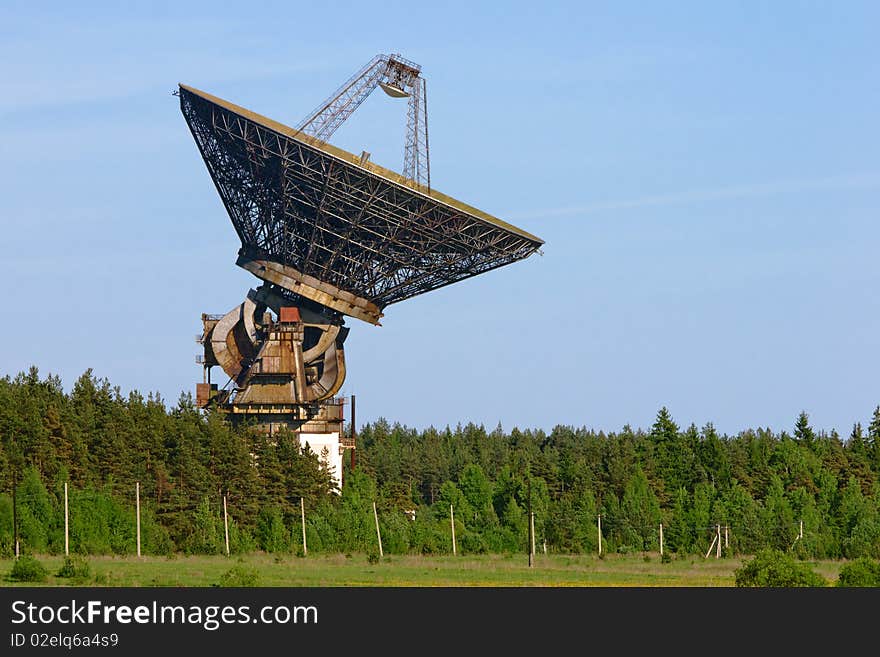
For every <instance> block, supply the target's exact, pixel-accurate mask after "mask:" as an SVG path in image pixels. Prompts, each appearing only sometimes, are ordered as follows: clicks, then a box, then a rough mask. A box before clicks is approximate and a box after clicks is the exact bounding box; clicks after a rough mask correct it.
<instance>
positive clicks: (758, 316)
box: [0, 2, 880, 436]
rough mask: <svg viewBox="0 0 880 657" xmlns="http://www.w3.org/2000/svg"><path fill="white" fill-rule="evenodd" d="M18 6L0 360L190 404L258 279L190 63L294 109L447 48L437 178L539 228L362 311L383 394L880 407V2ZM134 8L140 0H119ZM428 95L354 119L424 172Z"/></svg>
mask: <svg viewBox="0 0 880 657" xmlns="http://www.w3.org/2000/svg"><path fill="white" fill-rule="evenodd" d="M107 4H108V5H109V8H108V7H105V6H103V5H102V4H101V3H89V2H77V3H39V2H5V3H3V5H2V6H0V88H2V93H0V180H2V183H0V185H2V194H0V227H2V233H0V234H2V244H3V246H4V249H3V251H4V257H3V258H2V260H0V281H2V282H0V290H2V297H0V298H2V301H3V312H2V316H3V321H2V322H0V365H2V367H0V374H11V375H14V374H15V373H17V372H18V371H20V370H23V369H26V368H28V367H29V366H30V365H36V366H38V367H39V368H40V370H41V372H43V373H49V372H52V373H56V374H59V375H60V376H61V377H62V378H63V380H64V382H65V385H66V386H67V387H68V388H69V386H70V385H72V383H73V381H74V380H75V379H76V377H78V376H79V375H80V374H81V373H82V372H83V371H84V370H85V369H86V368H89V367H91V368H93V369H94V372H95V374H96V375H98V376H99V377H107V378H109V379H110V380H111V382H112V383H114V384H116V385H119V386H120V387H121V388H122V390H123V392H127V391H129V390H131V389H133V388H136V389H139V390H141V391H142V392H145V393H146V392H149V391H158V392H159V393H161V395H162V396H163V397H164V398H165V399H166V401H168V402H169V403H174V402H176V400H177V398H178V396H179V395H180V393H181V391H183V390H193V389H194V384H195V382H196V381H198V380H200V378H201V369H200V367H199V366H197V365H196V364H195V362H194V359H193V358H194V355H195V354H196V353H197V350H198V346H197V345H196V344H195V343H194V336H195V334H196V333H197V332H198V331H199V330H200V328H201V326H200V321H199V315H200V313H201V312H203V311H204V312H225V311H227V310H228V309H230V308H231V307H233V306H234V305H236V304H238V303H240V301H241V300H242V298H243V296H244V294H245V293H246V292H247V290H248V289H249V288H250V287H253V286H255V285H256V284H257V283H258V281H257V279H255V278H254V277H252V276H251V275H250V274H248V273H247V272H245V271H244V270H241V269H239V268H237V267H236V266H235V264H234V262H235V255H236V251H237V248H238V242H237V238H236V236H235V233H234V231H233V229H232V226H231V224H230V222H229V220H228V217H227V216H226V213H225V211H224V209H223V206H222V204H221V202H220V199H219V197H218V195H217V193H216V191H215V190H214V188H213V184H212V183H211V180H210V178H209V176H208V173H207V171H206V170H205V167H204V165H203V164H202V162H201V159H200V157H199V155H198V151H197V149H196V146H195V144H194V143H193V141H192V138H191V136H190V135H189V132H188V130H187V128H186V124H185V122H184V120H183V118H182V116H181V114H180V111H179V107H178V104H177V101H176V99H175V98H174V97H173V96H171V91H172V90H173V89H174V88H175V87H176V85H177V83H178V82H184V83H187V84H191V85H193V86H195V87H198V88H201V89H204V90H205V91H208V92H210V93H213V94H215V95H218V96H220V97H223V98H226V99H228V100H231V101H232V102H235V103H238V104H240V105H244V106H245V107H248V108H250V109H253V110H255V111H257V112H260V113H263V114H266V115H268V116H270V117H272V118H274V119H276V120H279V121H282V122H284V123H288V124H295V123H297V122H298V121H299V120H300V119H301V118H302V117H303V116H305V115H306V114H307V113H308V112H309V111H310V110H311V109H312V108H313V107H314V106H315V105H317V104H318V103H319V102H320V101H321V100H323V99H324V98H325V97H326V96H327V95H328V94H329V93H330V92H331V91H332V90H333V89H335V88H336V87H337V86H338V85H339V84H341V83H342V82H343V81H344V80H345V79H347V78H348V77H349V76H350V75H351V74H352V73H354V71H356V70H357V69H358V68H359V67H360V66H361V65H363V64H364V63H366V62H367V61H368V60H369V59H370V58H371V57H372V56H373V55H375V54H376V53H379V52H399V53H401V54H402V55H403V56H405V57H407V58H408V59H412V60H414V61H416V62H418V63H419V64H421V65H422V67H423V71H424V74H425V77H426V78H427V80H428V112H429V128H430V144H431V155H432V161H431V174H432V182H433V185H434V186H435V187H436V188H437V189H439V190H441V191H443V192H445V193H447V194H450V195H452V196H455V197H457V198H459V199H461V200H463V201H465V202H467V203H470V204H472V205H475V206H477V207H479V208H481V209H483V210H485V211H487V212H490V213H492V214H494V215H496V216H498V217H500V218H502V219H505V220H508V221H510V222H512V223H515V224H516V225H519V226H521V227H522V228H524V229H526V230H528V231H530V232H532V233H534V234H536V235H539V236H540V237H542V238H543V239H544V240H545V241H546V245H545V248H544V249H543V255H542V256H538V255H535V256H533V257H531V258H529V259H527V260H525V261H523V262H520V263H516V264H514V265H511V266H509V267H504V268H502V269H499V270H496V271H493V272H490V273H488V274H486V275H484V276H480V277H477V278H475V279H472V280H469V281H465V282H461V283H457V284H455V285H452V286H449V287H446V288H443V289H441V290H438V291H435V292H432V293H430V294H426V295H423V296H420V297H416V298H414V299H411V300H409V301H406V302H403V303H400V304H397V305H392V306H389V307H388V308H387V309H386V312H385V318H384V320H383V324H384V325H383V326H382V327H381V328H376V327H373V326H370V325H367V324H364V323H362V322H359V321H358V320H354V319H349V320H348V322H347V323H348V325H349V326H351V327H352V331H351V333H350V336H349V338H348V341H347V342H346V358H347V364H348V372H349V374H348V378H347V380H346V384H345V387H344V388H343V393H344V394H346V395H351V394H355V395H357V400H358V420H359V423H360V422H362V421H369V420H373V419H375V418H377V417H386V418H388V419H390V420H392V421H394V420H397V421H401V422H403V423H406V424H408V425H410V426H413V427H417V428H423V427H427V426H429V425H434V426H439V427H443V426H445V425H447V424H451V425H453V426H454V425H455V424H456V423H458V422H462V423H464V422H469V421H473V422H477V423H483V424H485V425H486V426H487V427H489V428H494V427H495V426H496V425H497V424H498V423H499V422H500V423H501V424H502V426H503V427H504V428H505V429H510V428H512V427H514V426H518V427H520V428H527V427H528V428H542V429H545V430H550V429H552V427H553V426H554V425H556V424H571V425H576V426H587V427H593V428H596V429H604V430H617V429H619V428H621V427H622V426H623V425H624V424H627V423H629V424H631V425H632V426H634V427H647V426H649V425H650V424H651V423H652V421H653V418H654V416H655V414H656V412H657V410H658V409H659V408H660V407H661V406H664V405H665V406H667V407H668V408H669V409H670V410H671V412H672V414H673V417H674V418H675V419H676V420H677V421H678V422H679V424H682V425H687V424H690V423H691V422H693V423H695V424H697V425H698V426H702V425H703V424H705V423H707V422H712V423H714V424H715V426H716V427H717V428H718V429H719V430H721V431H723V432H727V433H735V432H737V431H740V430H742V429H744V428H747V427H756V426H764V427H770V428H772V429H775V430H782V429H790V428H791V426H792V425H793V423H794V420H795V417H796V415H797V414H798V413H799V412H800V411H801V410H805V411H807V412H808V413H809V414H810V417H811V421H812V422H813V424H814V426H816V427H817V428H820V429H827V430H830V429H837V430H838V431H840V433H842V434H843V435H844V436H846V435H848V434H849V431H850V429H851V427H852V424H853V422H855V421H862V422H865V421H866V420H868V419H869V417H870V415H871V412H872V410H873V409H874V407H875V406H876V405H877V404H878V403H880V378H878V376H877V372H878V358H880V306H878V303H877V290H878V287H880V262H878V258H877V256H876V252H877V247H878V244H880V222H878V209H880V155H878V154H880V133H878V129H877V116H878V109H880V84H878V82H880V75H878V67H877V61H880V40H878V39H877V34H876V27H877V25H878V24H880V5H877V4H876V3H872V2H865V3H859V2H842V3H819V2H774V3H761V2H736V3H733V2H730V3H722V2H719V3H702V2H692V3H689V2H681V3H666V4H665V5H662V4H661V3H644V2H638V3H623V2H608V3H590V2H578V3H547V4H542V3H532V2H530V3H517V2H512V3H478V2H467V3H411V2H407V3H383V4H382V5H381V6H379V5H376V4H375V3H373V4H368V3H332V2H331V3H295V2H278V3H259V2H253V3H248V4H247V6H245V5H244V4H241V3H235V4H229V5H227V6H224V5H223V4H222V3H217V2H212V3H197V2H191V3H177V2H174V3H172V2H169V3H143V4H142V5H137V6H128V3H107ZM117 4H118V6H116V5H117ZM404 129H405V107H404V105H403V104H400V103H398V104H395V103H394V102H393V101H391V100H390V99H388V98H386V97H385V96H384V95H383V94H379V93H377V94H373V95H372V96H371V97H370V98H369V100H368V101H367V102H366V103H365V104H364V105H363V106H362V107H361V108H360V109H359V110H358V112H357V113H355V114H354V116H353V117H352V118H351V119H350V120H349V121H348V122H347V123H346V124H345V125H343V127H342V128H341V129H340V130H339V131H338V132H337V133H336V135H335V136H334V138H333V142H334V143H336V144H337V145H339V146H341V147H343V148H346V149H348V150H351V151H354V152H356V153H359V152H360V151H361V150H368V151H370V152H371V153H372V159H373V160H374V161H376V162H378V163H380V164H383V165H385V166H389V167H390V168H393V169H396V170H399V169H400V168H401V166H402V160H403V143H404Z"/></svg>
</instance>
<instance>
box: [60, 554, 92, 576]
mask: <svg viewBox="0 0 880 657" xmlns="http://www.w3.org/2000/svg"><path fill="white" fill-rule="evenodd" d="M55 576H56V577H66V578H69V579H71V580H73V581H75V582H85V581H86V580H88V579H89V578H90V577H91V576H92V569H91V567H90V566H89V562H88V561H86V560H85V558H83V557H65V558H64V564H63V565H62V566H61V568H60V569H59V570H58V572H57V573H55Z"/></svg>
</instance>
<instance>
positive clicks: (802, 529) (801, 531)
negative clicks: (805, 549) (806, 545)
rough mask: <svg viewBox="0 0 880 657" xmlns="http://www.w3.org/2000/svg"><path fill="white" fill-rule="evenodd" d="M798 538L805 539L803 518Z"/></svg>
mask: <svg viewBox="0 0 880 657" xmlns="http://www.w3.org/2000/svg"><path fill="white" fill-rule="evenodd" d="M798 538H799V539H801V540H803V539H804V521H803V520H801V526H800V531H799V532H798Z"/></svg>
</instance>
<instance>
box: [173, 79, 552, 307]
mask: <svg viewBox="0 0 880 657" xmlns="http://www.w3.org/2000/svg"><path fill="white" fill-rule="evenodd" d="M179 96H180V104H181V111H182V112H183V115H184V117H185V118H186V121H187V123H188V125H189V127H190V130H191V132H192V134H193V137H194V139H195V141H196V143H197V145H198V147H199V150H200V151H201V154H202V157H203V159H204V161H205V164H206V166H207V168H208V171H209V172H210V174H211V177H212V178H213V180H214V183H215V185H216V187H217V190H218V192H219V193H220V196H221V198H222V199H223V202H224V204H225V206H226V209H227V211H228V212H229V216H230V218H231V220H232V224H233V226H234V227H235V230H236V232H237V233H238V236H239V238H240V239H241V242H242V250H241V251H240V257H239V262H238V264H239V265H241V266H243V267H245V268H246V269H248V270H249V271H252V272H253V273H254V274H256V275H257V276H259V277H261V278H263V279H264V280H267V281H270V282H273V283H275V284H278V285H281V286H282V287H285V288H286V289H288V290H291V291H293V292H295V293H297V294H300V295H302V296H305V297H307V298H310V299H312V300H314V301H317V302H319V303H322V304H323V305H325V306H328V307H330V308H333V309H334V310H337V311H339V312H342V313H344V314H348V315H351V316H353V317H358V318H360V319H363V320H365V321H368V322H371V323H375V324H378V323H379V319H380V318H381V316H382V313H381V311H382V309H383V308H384V307H385V306H387V305H388V304H391V303H395V302H398V301H402V300H404V299H408V298H410V297H413V296H415V295H418V294H422V293H424V292H428V291H430V290H434V289H437V288H439V287H442V286H445V285H449V284H451V283H454V282H456V281H460V280H463V279H466V278H469V277H471V276H476V275H478V274H481V273H483V272H486V271H489V270H491V269H495V268H497V267H501V266H503V265H506V264H510V263H512V262H515V261H517V260H521V259H523V258H526V257H528V256H529V255H531V254H532V253H534V252H535V251H537V250H538V249H539V248H540V246H541V245H542V244H543V242H542V240H540V239H539V238H537V237H535V236H533V235H530V234H529V233H527V232H525V231H522V230H520V229H518V228H516V227H514V226H511V225H509V224H507V223H505V222H503V221H501V220H499V219H497V218H495V217H492V216H491V215H488V214H486V213H484V212H481V211H480V210H477V209H476V208H473V207H471V206H468V205H466V204H464V203H462V202H460V201H457V200H456V199H453V198H451V197H449V196H446V195H444V194H441V193H440V192H437V191H436V190H425V189H423V188H420V187H419V186H418V185H417V184H415V183H414V182H412V181H411V180H408V179H407V178H406V177H404V176H400V175H399V174H396V173H394V172H392V171H389V170H388V169H384V168H382V167H380V166H378V165H376V164H373V163H371V162H367V161H364V160H362V159H361V158H358V157H357V156H355V155H353V154H351V153H348V152H347V151H344V150H342V149H339V148H336V147H334V146H332V145H330V144H327V143H325V142H323V141H321V140H319V139H316V138H314V137H311V136H309V135H306V134H304V133H302V132H300V131H297V130H294V129H292V128H289V127H287V126H284V125H282V124H280V123H277V122H275V121H272V120H271V119H268V118H266V117H263V116H260V115H258V114H255V113H253V112H250V111H248V110H246V109H244V108H241V107H238V106H236V105H233V104H232V103H229V102H227V101H224V100H222V99H220V98H216V97H214V96H211V95H209V94H206V93H204V92H202V91H199V90H197V89H193V88H192V87H187V86H185V85H181V86H180V91H179Z"/></svg>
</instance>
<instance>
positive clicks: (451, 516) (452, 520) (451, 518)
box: [449, 504, 456, 556]
mask: <svg viewBox="0 0 880 657" xmlns="http://www.w3.org/2000/svg"><path fill="white" fill-rule="evenodd" d="M449 525H450V526H451V527H452V555H453V556H455V554H456V549H455V513H454V512H453V510H452V505H451V504H450V505H449Z"/></svg>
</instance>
